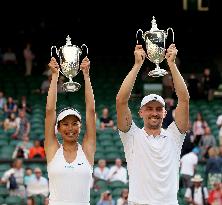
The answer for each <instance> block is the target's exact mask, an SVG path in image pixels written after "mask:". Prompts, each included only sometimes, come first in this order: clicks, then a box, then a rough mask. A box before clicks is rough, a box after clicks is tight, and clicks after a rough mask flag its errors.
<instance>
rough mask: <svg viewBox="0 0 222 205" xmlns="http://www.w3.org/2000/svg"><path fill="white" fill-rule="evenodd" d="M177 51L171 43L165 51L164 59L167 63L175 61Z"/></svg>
mask: <svg viewBox="0 0 222 205" xmlns="http://www.w3.org/2000/svg"><path fill="white" fill-rule="evenodd" d="M177 52H178V50H177V49H176V46H175V44H171V45H170V46H169V48H168V49H167V53H166V59H167V62H168V63H175V60H176V56H177Z"/></svg>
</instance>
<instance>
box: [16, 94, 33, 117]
mask: <svg viewBox="0 0 222 205" xmlns="http://www.w3.org/2000/svg"><path fill="white" fill-rule="evenodd" d="M18 108H19V109H20V110H24V111H25V112H26V113H27V114H31V112H32V108H31V106H30V104H29V103H28V102H27V97H26V96H25V95H23V96H22V97H21V101H20V102H19V105H18Z"/></svg>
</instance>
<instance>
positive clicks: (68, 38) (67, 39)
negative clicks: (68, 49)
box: [66, 35, 72, 46]
mask: <svg viewBox="0 0 222 205" xmlns="http://www.w3.org/2000/svg"><path fill="white" fill-rule="evenodd" d="M71 45H72V42H71V38H70V37H69V35H68V36H67V37H66V46H71Z"/></svg>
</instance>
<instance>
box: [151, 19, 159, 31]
mask: <svg viewBox="0 0 222 205" xmlns="http://www.w3.org/2000/svg"><path fill="white" fill-rule="evenodd" d="M151 24H152V27H151V29H150V31H151V32H153V31H159V29H158V28H157V24H156V19H155V17H154V16H153V19H152V21H151Z"/></svg>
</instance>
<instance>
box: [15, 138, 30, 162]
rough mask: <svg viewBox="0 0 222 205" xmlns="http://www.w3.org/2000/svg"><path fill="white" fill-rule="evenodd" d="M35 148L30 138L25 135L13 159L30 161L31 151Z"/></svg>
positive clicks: (17, 146)
mask: <svg viewBox="0 0 222 205" xmlns="http://www.w3.org/2000/svg"><path fill="white" fill-rule="evenodd" d="M32 146H33V144H32V143H31V142H30V141H29V137H28V136H27V135H24V136H23V137H22V141H20V142H18V144H17V145H16V147H15V150H14V152H13V154H12V158H13V159H15V158H24V159H28V156H29V149H30V148H31V147H32Z"/></svg>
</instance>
